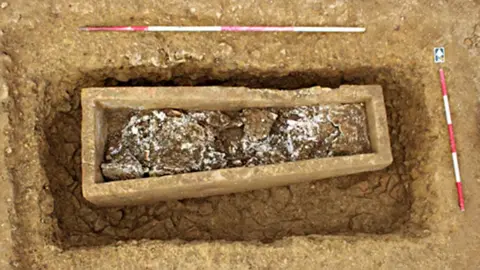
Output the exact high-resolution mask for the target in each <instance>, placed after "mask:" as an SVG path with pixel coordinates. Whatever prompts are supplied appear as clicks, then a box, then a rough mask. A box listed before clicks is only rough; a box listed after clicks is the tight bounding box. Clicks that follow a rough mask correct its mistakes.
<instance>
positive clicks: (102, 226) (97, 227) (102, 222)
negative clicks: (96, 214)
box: [93, 218, 108, 232]
mask: <svg viewBox="0 0 480 270" xmlns="http://www.w3.org/2000/svg"><path fill="white" fill-rule="evenodd" d="M107 225H108V222H106V221H105V220H104V219H103V218H98V219H97V220H96V221H95V224H93V230H94V231H95V232H99V231H101V230H103V229H105V227H107Z"/></svg>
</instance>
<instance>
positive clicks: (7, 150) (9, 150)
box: [5, 147, 13, 154]
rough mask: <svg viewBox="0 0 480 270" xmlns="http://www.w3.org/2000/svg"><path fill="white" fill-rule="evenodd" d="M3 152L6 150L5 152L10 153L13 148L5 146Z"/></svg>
mask: <svg viewBox="0 0 480 270" xmlns="http://www.w3.org/2000/svg"><path fill="white" fill-rule="evenodd" d="M5 152H6V153H7V154H11V153H12V152H13V150H12V148H10V147H7V149H5Z"/></svg>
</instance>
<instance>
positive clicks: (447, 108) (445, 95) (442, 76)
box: [439, 69, 465, 211]
mask: <svg viewBox="0 0 480 270" xmlns="http://www.w3.org/2000/svg"><path fill="white" fill-rule="evenodd" d="M439 73H440V84H441V85H442V95H443V105H444V106H445V117H446V118H447V125H448V136H449V137H450V148H451V151H452V160H453V170H454V173H455V183H456V185H457V195H458V205H459V207H460V210H461V211H465V202H464V199H463V190H462V179H461V177H460V167H459V166H458V157H457V146H456V144H455V136H454V134H453V124H452V116H451V114H450V104H449V103H448V92H447V83H446V82H445V73H444V71H443V69H440V70H439Z"/></svg>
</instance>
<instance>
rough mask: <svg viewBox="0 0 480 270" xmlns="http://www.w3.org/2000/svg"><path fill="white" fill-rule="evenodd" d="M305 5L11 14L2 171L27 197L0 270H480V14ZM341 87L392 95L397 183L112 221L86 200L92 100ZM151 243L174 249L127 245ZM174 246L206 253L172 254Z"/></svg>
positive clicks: (47, 6) (11, 9)
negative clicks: (104, 95) (196, 30)
mask: <svg viewBox="0 0 480 270" xmlns="http://www.w3.org/2000/svg"><path fill="white" fill-rule="evenodd" d="M290 2H291V1H275V2H272V3H270V2H268V3H267V2H258V1H256V2H252V1H246V2H242V3H240V2H228V3H227V2H223V1H215V0H214V1H197V2H188V1H183V2H178V1H161V2H159V1H157V2H152V3H142V4H131V1H126V0H119V1H77V0H71V1H64V0H59V1H54V2H42V1H40V2H32V1H26V0H18V1H9V2H8V3H9V5H8V6H6V7H5V8H2V9H0V14H1V16H0V30H1V31H0V51H1V52H2V53H1V54H0V79H1V80H0V101H2V104H4V105H2V106H3V108H2V118H0V119H2V122H3V124H4V123H5V121H6V117H7V115H8V120H9V121H8V122H9V123H8V125H9V128H8V129H7V133H2V134H1V135H0V139H1V140H0V147H2V148H5V149H6V151H5V152H3V153H2V155H5V156H6V160H5V163H6V164H5V166H3V165H4V164H2V163H3V159H0V167H2V168H8V171H2V174H1V180H2V182H0V187H1V188H0V190H10V189H8V188H9V187H8V185H9V183H11V184H12V185H13V196H12V195H11V194H10V195H9V194H0V196H1V198H2V201H1V202H0V206H2V207H3V206H7V207H6V208H8V209H9V212H8V215H9V220H8V222H7V221H4V220H1V221H2V222H1V224H0V225H2V226H1V227H0V232H1V233H4V232H11V234H8V233H7V234H8V235H7V234H2V237H5V238H2V239H0V241H2V245H0V246H1V247H2V248H4V247H6V248H4V249H6V252H5V253H2V255H1V256H3V257H0V263H2V264H0V266H3V265H6V264H5V262H8V263H9V264H8V266H11V267H19V268H23V269H32V268H33V269H62V268H69V267H70V268H80V269H85V268H96V269H103V268H105V267H107V266H110V267H112V268H114V267H117V268H120V267H123V268H144V269H145V268H147V269H148V268H153V269H158V268H174V267H178V268H182V269H186V268H215V267H217V268H276V269H280V268H290V269H292V268H312V267H313V266H315V267H316V266H318V267H324V268H337V269H343V268H382V267H383V268H385V269H393V268H407V269H412V268H419V267H422V268H427V269H439V268H445V267H447V268H463V269H466V268H470V269H475V268H477V266H478V265H480V261H479V257H478V252H480V248H479V247H480V245H479V240H480V232H479V231H478V226H477V224H478V223H479V222H480V214H479V212H478V211H476V209H477V208H478V207H479V206H480V199H479V198H480V197H479V196H478V194H480V186H479V185H478V183H477V179H478V173H477V172H476V168H478V163H479V161H480V155H479V154H478V153H477V152H478V151H476V149H478V146H480V139H479V138H480V130H479V129H478V121H477V120H478V119H476V118H477V116H478V115H479V110H478V108H477V106H478V104H477V103H478V101H477V98H476V97H477V96H478V91H479V90H480V87H479V85H480V74H479V70H478V68H477V67H478V66H479V65H480V61H479V57H478V56H479V54H480V51H479V49H478V46H476V45H475V44H476V43H478V42H477V39H478V37H479V36H480V35H479V34H478V33H477V32H478V31H477V29H479V28H478V25H479V24H480V17H479V16H480V7H479V3H478V1H448V2H442V1H422V2H418V1H405V2H402V3H397V2H389V3H379V2H375V1H362V2H358V3H357V2H355V3H350V2H346V1H329V3H323V2H322V3H320V2H318V1H305V2H301V3H300V2H295V3H290ZM90 23H92V24H111V25H114V24H123V23H129V24H145V23H149V24H167V25H175V24H183V25H208V24H246V25H254V24H262V25H265V24H274V25H289V24H292V23H293V24H297V25H366V26H367V29H368V30H367V32H366V33H364V34H324V35H316V34H287V33H276V34H275V33H270V34H260V33H247V34H239V33H235V34H233V33H232V34H223V33H209V34H187V33H183V34H172V33H171V34H160V33H135V34H134V33H115V34H113V33H110V34H107V33H94V34H92V33H90V34H89V33H79V32H77V31H76V27H77V26H80V25H83V24H90ZM439 45H444V46H445V47H446V51H447V56H446V59H447V63H446V64H445V65H444V66H443V67H444V68H445V70H446V73H447V83H448V85H449V88H450V102H451V104H452V112H453V121H454V123H455V125H456V134H457V140H458V143H457V146H458V151H459V155H460V162H461V170H462V175H463V177H464V180H465V186H464V187H465V192H466V198H467V202H466V203H467V211H466V212H465V213H463V214H460V213H459V212H458V209H457V206H456V194H455V191H454V184H453V175H452V170H451V160H450V153H449V146H448V139H446V134H447V133H446V128H445V121H444V119H443V108H442V100H441V95H440V90H439V89H438V88H439V86H438V75H437V69H438V66H435V65H434V64H433V63H432V49H433V47H435V46H439ZM341 84H380V85H382V87H383V89H384V95H385V102H386V106H387V113H388V118H389V128H390V135H391V142H392V151H393V155H394V162H393V164H392V165H391V166H390V167H388V168H386V169H385V170H382V171H378V172H373V173H364V174H359V175H354V176H348V177H340V178H335V179H328V180H321V181H317V182H312V183H308V184H299V185H291V186H287V187H279V188H273V189H268V190H260V191H253V192H245V193H240V194H231V195H225V196H215V197H210V198H205V199H192V200H182V201H171V202H166V203H159V204H156V205H150V206H137V207H126V208H97V207H95V206H93V205H91V204H89V203H88V202H87V201H85V200H84V199H83V198H82V196H81V183H80V179H81V168H80V163H81V158H80V147H81V145H80V128H81V127H80V122H81V121H80V120H81V114H80V112H81V108H80V102H79V101H80V100H79V99H80V95H79V93H80V89H81V88H83V87H93V86H96V87H101V86H114V85H125V86H135V85H234V86H235V85H240V86H248V87H254V88H259V87H266V88H277V89H280V90H288V89H296V88H302V87H308V86H312V85H321V86H326V87H336V86H339V85H341ZM6 138H8V140H9V142H6V141H5V140H4V139H6ZM4 188H5V189H4ZM12 197H13V200H12V199H11V198H12ZM2 207H0V211H3V209H5V207H3V208H2ZM3 212H6V211H3ZM5 215H6V214H5ZM5 215H3V216H5ZM5 224H6V225H5ZM4 225H5V226H4ZM332 234H334V235H336V236H335V237H333V236H328V235H332ZM3 235H7V236H3ZM306 235H309V236H306ZM289 236H290V237H289ZM284 237H288V238H286V239H282V238H284ZM3 239H6V240H3ZM139 239H157V240H142V241H140V242H137V241H133V242H132V241H131V242H128V243H124V242H118V241H119V240H139ZM173 239H181V240H184V241H191V240H198V242H195V241H192V242H181V241H160V240H173ZM280 239H282V240H280ZM214 240H228V241H236V240H242V241H244V242H241V243H237V242H233V243H232V242H227V241H214ZM259 241H261V242H264V243H261V242H259ZM272 241H273V243H270V242H272ZM3 242H5V244H4V243H3ZM265 242H268V243H265ZM74 246H75V247H78V248H72V247H74ZM12 250H13V251H12ZM3 254H6V255H3ZM99 258H101V259H100V260H99ZM133 263H134V264H133Z"/></svg>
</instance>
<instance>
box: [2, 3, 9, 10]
mask: <svg viewBox="0 0 480 270" xmlns="http://www.w3.org/2000/svg"><path fill="white" fill-rule="evenodd" d="M7 7H8V3H7V2H3V3H1V4H0V8H2V9H4V8H7Z"/></svg>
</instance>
